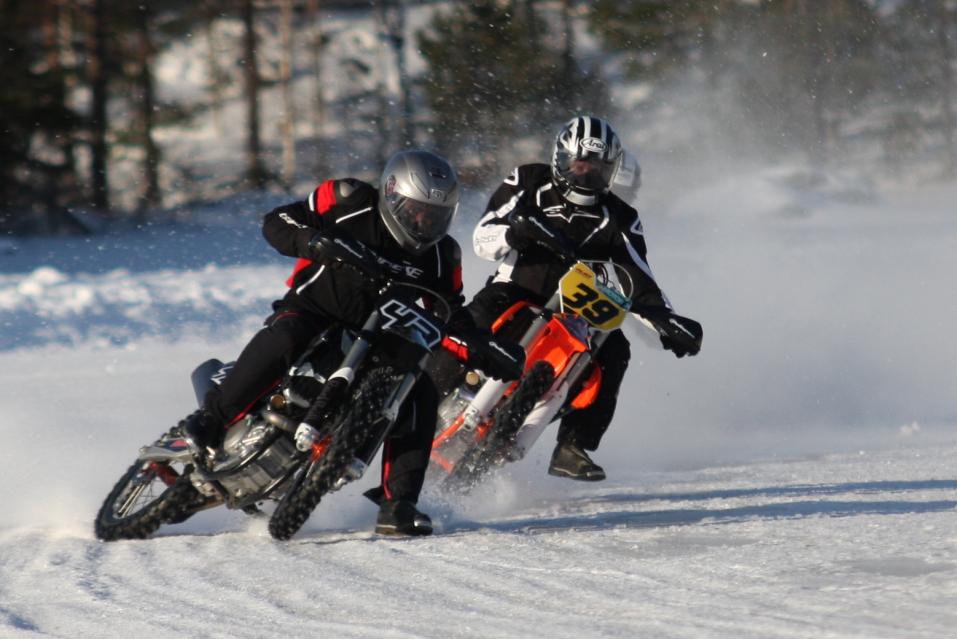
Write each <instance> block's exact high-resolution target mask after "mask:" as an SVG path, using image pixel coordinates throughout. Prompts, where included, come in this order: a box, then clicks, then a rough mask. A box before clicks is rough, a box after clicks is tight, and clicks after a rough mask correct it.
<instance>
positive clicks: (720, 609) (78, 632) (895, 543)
mask: <svg viewBox="0 0 957 639" xmlns="http://www.w3.org/2000/svg"><path fill="white" fill-rule="evenodd" d="M653 187H654V185H653V184H649V186H648V187H646V191H643V197H645V198H647V199H648V200H649V201H662V202H663V201H668V202H669V206H668V208H667V209H659V210H648V211H646V212H645V214H644V221H645V227H646V233H647V236H648V243H649V246H650V260H651V264H652V266H653V268H654V270H655V272H656V275H657V276H658V279H659V281H660V283H661V284H662V286H663V287H664V288H665V290H666V291H667V292H668V293H669V295H670V297H671V298H672V301H673V302H674V304H675V306H676V308H677V310H678V311H679V312H681V313H683V314H686V315H689V316H691V317H695V318H696V319H699V320H701V322H702V323H703V325H704V327H705V341H704V349H703V351H702V353H701V355H700V356H699V357H697V358H694V359H682V360H675V359H674V358H673V357H672V356H671V355H670V354H668V353H664V352H661V351H654V350H650V349H648V348H646V347H645V346H643V345H642V343H641V342H640V340H639V339H637V334H636V332H635V331H634V330H632V331H631V336H632V337H633V338H634V339H632V349H633V353H632V367H631V369H630V371H629V376H628V378H627V379H626V382H625V383H626V387H625V389H626V390H625V391H624V392H623V393H622V398H621V403H620V408H619V412H618V416H617V418H616V420H615V423H614V424H613V425H612V428H611V430H610V432H609V434H608V435H607V437H606V440H605V442H604V443H603V446H602V448H601V450H599V451H598V453H597V454H596V459H597V460H598V461H599V462H600V463H602V464H603V465H604V466H605V467H606V469H607V470H608V472H609V476H610V479H609V480H608V481H607V482H605V483H602V484H596V485H582V484H576V483H573V482H568V481H562V480H558V479H555V478H551V477H548V476H547V475H546V474H545V467H546V462H547V456H548V453H549V452H550V451H549V450H548V449H549V448H550V446H549V442H547V441H542V442H540V445H539V447H538V448H537V449H536V450H534V451H533V453H532V455H531V456H530V458H528V459H526V460H524V461H523V462H521V463H520V464H516V465H515V466H514V467H512V468H511V469H510V470H509V472H508V473H506V474H505V475H503V476H501V477H498V478H497V479H496V480H495V481H493V482H491V483H490V484H489V485H488V486H486V487H484V488H483V489H482V490H479V491H478V492H477V493H476V494H475V495H473V496H471V497H469V498H468V499H464V500H456V501H451V502H450V501H449V500H447V499H446V498H445V497H444V496H443V495H440V494H436V493H435V492H433V491H429V490H427V492H426V493H425V495H424V496H423V500H422V506H423V509H425V510H426V511H428V512H430V513H431V514H433V515H434V516H435V519H436V521H437V524H438V531H437V534H436V535H435V536H434V537H432V538H428V539H416V540H399V541H396V540H390V539H382V538H377V537H375V536H373V535H371V534H370V533H369V532H367V531H368V530H369V529H370V527H371V523H372V520H373V518H374V515H375V509H374V507H373V506H372V505H371V504H369V503H368V502H366V500H364V499H362V498H361V496H360V493H361V491H362V490H364V489H365V488H367V487H369V486H370V485H372V484H373V483H374V482H375V477H374V475H375V473H372V472H370V473H369V475H368V476H367V477H365V478H363V480H362V481H360V482H358V483H357V484H355V485H351V486H349V487H347V488H346V489H345V490H344V491H342V492H341V493H339V494H335V495H333V496H331V497H329V498H328V499H327V500H326V501H324V502H323V503H322V504H321V505H320V507H319V508H318V510H317V511H316V513H315V514H314V516H313V517H312V519H311V520H310V521H309V522H308V523H307V525H306V527H305V528H304V530H303V531H302V532H301V533H300V534H299V535H297V536H296V537H295V538H294V539H293V540H292V541H291V542H289V543H285V544H282V543H277V542H274V541H272V540H271V539H270V538H269V536H268V533H267V532H266V529H265V523H264V522H263V521H260V520H257V519H250V518H247V517H246V516H244V515H241V514H238V513H230V512H225V511H223V512H219V511H211V512H207V513H203V514H201V515H199V516H197V517H195V518H194V519H193V520H190V521H189V522H187V523H185V524H183V525H180V526H173V527H168V528H166V529H163V530H162V531H161V533H160V535H159V536H158V537H156V538H154V539H152V540H149V541H145V542H118V543H112V544H103V543H100V542H98V541H96V540H95V539H94V538H93V535H92V530H91V529H92V519H93V515H94V513H95V511H96V509H97V507H98V506H99V503H100V501H101V500H102V498H103V497H104V496H105V495H106V493H107V491H108V490H109V489H110V487H111V486H112V484H113V482H114V481H115V480H116V479H117V478H118V476H119V475H120V473H121V472H122V471H123V470H124V469H125V468H126V467H127V466H128V464H129V463H130V462H131V461H132V458H133V457H134V456H135V452H136V450H137V448H138V446H139V445H141V444H142V443H144V442H146V441H147V440H149V439H151V438H152V437H153V436H155V435H156V434H158V433H159V432H160V431H162V430H164V429H165V428H166V427H167V426H168V425H169V424H170V423H172V422H174V421H175V420H178V419H179V418H181V417H182V416H183V415H184V414H185V413H187V412H189V411H190V410H191V409H192V407H193V402H194V400H193V397H192V390H191V388H190V385H189V381H188V375H189V372H190V370H191V369H192V367H193V366H194V365H195V364H196V363H198V362H200V361H202V360H204V359H206V358H207V357H209V356H214V355H215V356H220V357H224V358H228V357H232V356H235V354H236V353H237V352H238V350H239V349H240V348H241V347H242V345H243V344H244V343H245V341H246V340H247V339H248V338H249V336H250V335H251V334H252V332H253V331H254V330H256V327H257V324H258V323H259V322H260V321H261V319H262V318H263V317H264V316H265V315H266V314H267V313H268V310H269V303H270V302H271V301H272V300H273V299H275V298H276V297H277V296H279V295H280V294H281V293H282V290H283V284H282V281H283V279H284V277H285V275H286V273H287V272H288V269H289V268H290V266H291V264H290V260H287V259H285V258H281V257H279V256H276V255H273V254H272V253H270V251H269V250H268V248H267V247H265V243H264V242H263V240H262V239H261V238H260V236H259V232H258V228H257V225H256V216H255V215H253V214H252V213H251V212H250V214H249V215H244V214H233V215H232V216H226V215H221V216H216V215H211V216H210V217H209V219H208V220H205V221H204V220H203V219H199V220H198V222H199V223H197V224H195V225H193V226H190V227H185V226H182V225H170V226H168V227H166V226H157V227H154V228H153V229H152V230H151V231H150V233H147V234H138V235H121V234H118V235H107V236H93V237H91V238H87V239H82V240H68V239H46V240H42V241H41V240H30V241H19V240H18V241H16V242H15V243H11V244H9V245H8V246H6V247H5V248H4V250H3V251H2V252H0V331H2V332H0V335H2V342H0V385H2V388H3V389H4V392H3V395H2V398H0V411H2V414H3V415H4V418H5V419H4V426H3V431H2V432H3V434H4V436H5V438H4V440H5V444H4V446H2V447H0V468H3V481H2V484H0V485H2V488H0V494H2V496H3V517H2V519H0V637H7V636H11V637H19V636H24V637H26V636H56V637H94V636H95V637H113V636H116V637H127V636H130V635H140V636H145V637H152V636H161V635H162V636H190V637H193V636H210V637H217V636H218V637H264V636H288V635H290V634H293V633H295V634H297V635H301V636H326V635H333V634H334V635H336V636H346V637H368V636H376V637H380V636H381V637H444V636H468V637H473V636H474V637H545V636H548V637H581V636H589V637H591V636H602V637H636V636H649V637H809V636H815V637H817V636H820V637H869V638H870V637H942V636H949V635H951V634H952V633H953V628H954V627H957V612H955V609H954V603H955V601H957V408H955V405H954V402H955V389H957V367H955V366H954V362H955V361H957V341H955V340H954V339H953V332H952V327H953V326H955V325H957V300H955V298H954V297H953V294H952V292H951V291H952V288H953V284H952V278H953V274H954V273H955V272H957V256H955V254H954V251H953V247H954V246H955V245H957V222H955V220H954V217H953V202H954V201H955V199H957V188H954V187H946V188H945V187H939V188H936V189H924V190H920V191H917V190H914V191H898V192H895V193H885V194H882V196H881V198H880V199H879V200H878V201H876V202H873V203H870V204H867V205H856V206H855V205H850V204H839V203H836V202H828V201H824V202H820V201H816V202H813V203H812V205H810V206H808V205H806V203H805V202H801V203H798V205H795V203H794V202H793V201H790V200H788V198H790V197H792V196H791V195H789V194H788V192H786V191H783V190H781V188H780V187H776V186H774V184H773V183H769V182H768V181H767V180H766V179H765V178H764V177H762V176H747V177H745V176H742V177H737V178H735V179H727V180H725V181H723V182H721V183H719V184H715V185H711V186H709V187H707V188H701V189H696V190H689V191H688V192H687V193H686V194H684V195H683V196H682V197H679V198H675V197H670V198H666V197H664V195H663V194H657V193H655V192H654V190H653ZM479 199H480V198H476V199H475V200H473V201H470V203H469V204H468V205H467V206H465V207H463V211H462V217H461V220H460V227H459V228H458V229H457V231H456V232H457V234H458V235H459V236H460V238H461V239H462V240H463V244H466V245H467V237H468V227H469V225H470V223H471V222H473V221H474V219H475V216H476V215H477V212H478V208H477V207H478V203H477V202H478V200H479ZM798 210H799V211H800V214H795V211H798ZM227 219H229V220H231V222H230V223H226V222H225V221H224V220H227ZM466 253H469V251H468V250H466ZM467 259H468V269H467V271H466V284H467V287H468V289H469V291H470V292H474V291H475V290H476V289H477V288H478V286H480V284H481V282H482V280H483V279H484V274H485V273H487V272H488V270H489V268H490V266H491V265H490V264H486V263H479V262H478V261H477V260H475V259H474V258H471V257H469V258H467ZM547 438H548V435H546V439H547Z"/></svg>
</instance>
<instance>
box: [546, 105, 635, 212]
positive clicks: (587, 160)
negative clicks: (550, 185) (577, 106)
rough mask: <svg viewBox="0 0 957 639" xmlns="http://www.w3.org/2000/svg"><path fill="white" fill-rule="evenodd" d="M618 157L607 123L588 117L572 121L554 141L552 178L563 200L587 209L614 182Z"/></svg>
mask: <svg viewBox="0 0 957 639" xmlns="http://www.w3.org/2000/svg"><path fill="white" fill-rule="evenodd" d="M621 155H622V151H621V141H620V140H619V139H618V135H617V134H616V133H615V131H614V130H613V129H612V128H611V125H610V124H608V123H607V122H605V121H604V120H602V119H601V118H595V117H591V116H588V115H582V116H579V117H577V118H573V119H571V120H569V121H568V122H567V123H566V124H565V126H564V127H562V130H561V131H559V133H558V137H556V138H555V152H554V153H553V154H552V179H553V180H554V181H555V185H556V186H557V187H558V189H559V190H560V191H561V194H562V196H563V197H564V198H565V199H566V200H568V201H569V202H571V203H573V204H579V205H581V206H591V205H592V204H595V202H597V201H598V198H599V197H600V196H601V195H602V194H603V193H606V192H607V191H608V188H609V187H610V186H611V183H612V182H613V181H614V180H615V175H616V174H617V173H618V167H619V165H620V164H621Z"/></svg>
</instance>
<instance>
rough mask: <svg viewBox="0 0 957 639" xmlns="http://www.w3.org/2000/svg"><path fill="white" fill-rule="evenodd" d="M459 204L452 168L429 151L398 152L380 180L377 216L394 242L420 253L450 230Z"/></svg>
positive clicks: (391, 159) (455, 178) (457, 186)
mask: <svg viewBox="0 0 957 639" xmlns="http://www.w3.org/2000/svg"><path fill="white" fill-rule="evenodd" d="M458 204H459V179H458V176H457V175H456V174H455V171H454V170H453V169H452V167H451V165H449V163H448V162H447V161H446V160H445V159H444V158H441V157H439V156H438V155H436V154H434V153H430V152H428V151H400V152H398V153H396V154H395V155H393V156H392V157H391V158H389V161H388V162H387V163H386V165H385V169H384V170H383V171H382V178H381V179H380V180H379V214H380V215H382V221H383V222H385V225H386V227H387V228H388V229H389V232H390V233H392V237H394V238H395V240H396V242H398V243H399V245H400V246H401V247H402V248H404V249H405V250H407V251H409V252H411V253H415V254H417V255H418V254H420V253H422V252H423V251H425V250H426V249H427V248H429V247H430V246H434V245H435V243H436V242H438V241H439V240H441V239H442V238H443V237H445V235H446V234H447V233H448V231H449V226H450V225H451V224H452V217H453V216H454V215H455V210H456V208H458Z"/></svg>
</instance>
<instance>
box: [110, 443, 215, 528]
mask: <svg viewBox="0 0 957 639" xmlns="http://www.w3.org/2000/svg"><path fill="white" fill-rule="evenodd" d="M192 469H193V468H192V466H189V465H187V466H186V467H185V468H183V469H182V472H177V471H176V470H175V469H174V468H173V467H172V466H170V465H169V464H168V463H166V462H155V461H139V460H138V461H137V462H136V463H135V464H133V465H132V466H130V468H129V470H127V471H126V474H124V475H123V476H122V477H121V478H120V480H119V481H118V482H117V483H116V486H114V487H113V490H112V491H111V492H110V494H109V495H108V496H107V498H106V500H105V501H104V502H103V506H101V507H100V512H99V513H97V515H96V522H95V524H94V530H95V532H96V536H97V537H98V538H99V539H102V540H103V541H115V540H117V539H145V538H147V537H149V536H150V535H151V534H153V533H154V532H156V530H157V529H158V528H159V527H160V526H161V525H162V524H163V523H167V522H173V521H182V520H184V519H186V517H188V516H189V515H190V514H192V512H195V510H197V509H198V508H197V506H198V505H199V503H200V502H201V501H202V496H201V495H200V494H199V493H198V492H197V491H196V489H195V488H194V487H193V485H192V483H190V480H189V474H190V472H191V471H192Z"/></svg>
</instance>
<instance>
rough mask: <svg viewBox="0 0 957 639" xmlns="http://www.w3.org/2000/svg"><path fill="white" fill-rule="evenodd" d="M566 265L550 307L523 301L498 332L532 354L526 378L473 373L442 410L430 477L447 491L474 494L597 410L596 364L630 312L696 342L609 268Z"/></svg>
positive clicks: (497, 325) (447, 397) (494, 328)
mask: <svg viewBox="0 0 957 639" xmlns="http://www.w3.org/2000/svg"><path fill="white" fill-rule="evenodd" d="M564 259H565V261H566V263H567V264H569V268H568V270H567V272H566V273H565V275H564V276H563V277H562V278H561V279H560V280H559V285H558V290H557V291H556V292H555V294H554V295H553V296H552V297H551V299H550V300H549V301H548V302H547V303H546V304H545V305H544V306H539V305H535V304H532V303H530V302H527V301H520V302H517V303H516V304H514V305H512V306H511V307H510V308H508V309H507V310H506V311H505V312H504V313H502V315H501V316H500V317H499V318H498V319H497V320H496V321H495V322H494V324H493V325H492V332H493V333H494V334H495V336H496V337H503V338H505V339H512V340H514V341H517V342H518V343H519V344H520V345H521V346H522V347H523V348H524V349H525V351H526V358H525V363H526V364H525V366H526V367H525V374H524V375H523V377H522V378H521V379H520V380H519V381H517V382H513V383H507V382H500V381H497V380H492V379H486V378H485V377H484V376H482V375H481V374H480V373H479V372H477V371H471V370H470V371H467V372H466V374H465V377H464V381H463V382H462V383H461V384H459V385H458V386H457V387H455V388H454V389H453V390H451V391H450V392H449V393H448V394H447V395H445V397H444V398H443V399H442V401H441V403H440V404H439V423H438V427H437V432H438V434H437V436H436V437H435V439H434V441H433V444H432V454H431V457H430V464H429V476H430V481H433V482H436V483H438V484H439V485H440V486H441V487H442V488H443V489H446V490H451V491H458V492H464V491H467V490H469V489H470V488H471V487H473V486H474V485H475V484H476V483H477V482H478V481H479V480H480V479H481V478H482V477H483V476H484V475H486V474H487V473H488V472H489V471H491V470H492V469H494V468H497V467H501V466H503V465H504V464H506V463H509V462H514V461H518V460H520V459H522V458H523V457H524V456H525V455H526V453H527V451H528V450H529V449H530V448H531V446H532V445H533V444H534V443H535V441H536V440H537V439H538V437H539V436H540V435H541V434H542V432H543V430H544V429H545V427H546V426H547V425H548V424H549V423H551V422H552V421H555V420H557V419H560V418H561V417H563V416H564V415H565V414H567V413H568V412H570V411H572V410H577V409H583V408H587V407H588V406H590V405H591V404H592V403H593V402H594V401H595V399H596V398H597V396H598V391H599V389H600V388H601V383H602V379H601V378H602V375H601V368H599V367H598V366H590V364H591V363H592V362H593V361H594V356H595V353H597V352H598V349H599V348H600V347H601V345H602V343H604V341H605V339H606V338H607V336H608V334H609V332H610V331H613V330H615V329H616V328H618V327H619V326H621V324H622V322H623V321H624V320H625V317H626V316H627V314H628V312H629V310H631V311H632V312H636V311H637V312H638V313H640V314H641V316H642V322H643V323H645V324H647V325H648V326H650V327H652V328H653V329H655V330H656V331H657V332H658V333H659V334H660V335H663V336H668V337H671V338H674V337H676V336H677V337H678V338H681V339H687V337H688V336H691V337H692V338H693V337H694V336H692V335H691V334H690V333H688V336H681V335H680V334H676V333H675V331H678V330H679V329H681V330H683V329H682V324H681V323H677V322H676V323H671V322H670V321H669V320H673V319H676V318H677V319H683V320H686V319H687V318H680V316H677V315H675V314H673V313H671V311H670V310H668V309H665V308H641V309H634V308H632V304H631V300H630V299H629V298H628V297H627V296H626V295H625V294H624V291H623V290H622V287H621V286H620V285H619V286H616V285H614V284H613V283H612V282H611V281H610V278H609V277H608V276H607V271H606V268H605V266H604V265H603V264H602V265H598V266H596V268H595V270H593V269H592V268H591V267H590V266H589V265H588V264H586V263H585V262H583V261H577V260H574V259H573V258H568V257H567V256H566V257H564ZM596 271H597V273H596ZM620 272H622V273H623V272H624V271H620ZM695 324H696V323H695ZM685 332H686V333H687V331H685ZM699 342H700V338H699Z"/></svg>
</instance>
